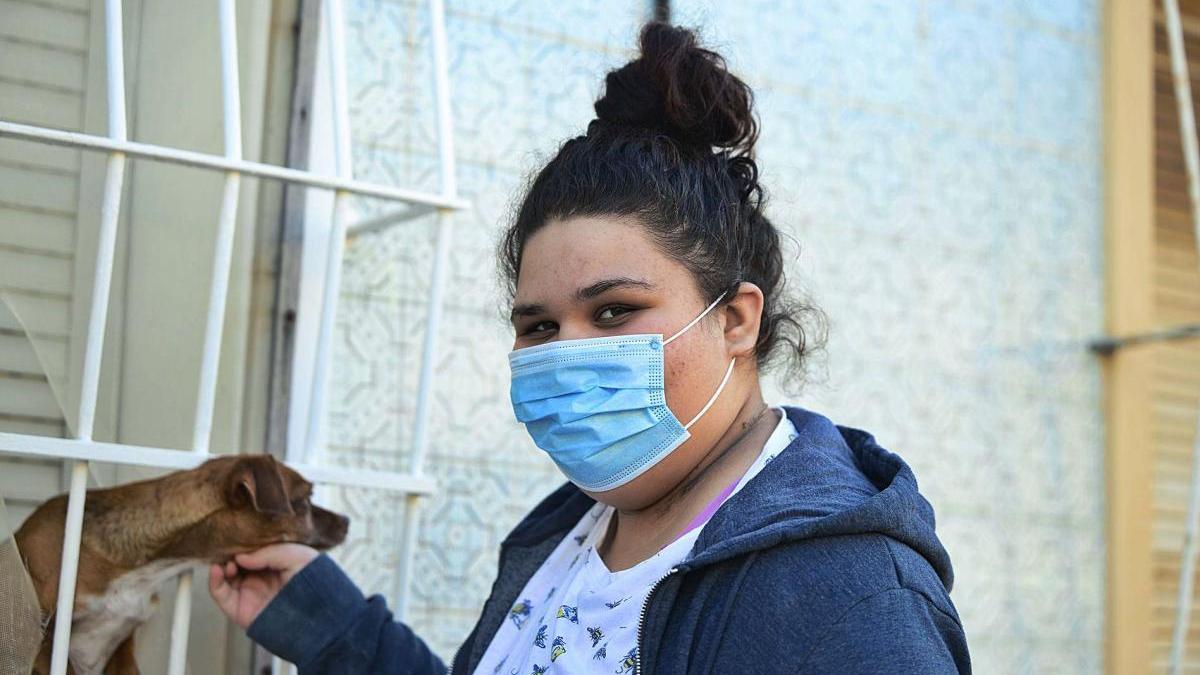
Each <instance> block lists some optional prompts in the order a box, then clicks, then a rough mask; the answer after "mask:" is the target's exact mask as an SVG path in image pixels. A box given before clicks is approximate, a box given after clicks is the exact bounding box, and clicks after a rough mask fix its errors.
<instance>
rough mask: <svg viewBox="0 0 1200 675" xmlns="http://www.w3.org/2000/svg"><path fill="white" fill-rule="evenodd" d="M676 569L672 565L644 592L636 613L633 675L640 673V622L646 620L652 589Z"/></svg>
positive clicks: (652, 593)
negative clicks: (640, 607) (644, 594)
mask: <svg viewBox="0 0 1200 675" xmlns="http://www.w3.org/2000/svg"><path fill="white" fill-rule="evenodd" d="M678 571H679V567H672V568H671V569H669V570H667V573H666V574H664V575H662V576H661V577H659V578H658V580H657V581H655V582H654V583H653V584H651V585H650V592H649V593H647V594H646V599H645V600H644V601H643V602H642V611H641V612H640V613H639V614H638V627H637V642H636V643H635V644H636V645H637V655H636V656H635V657H634V663H635V664H636V670H635V671H634V672H635V675H642V624H644V623H645V621H646V609H647V608H648V607H650V598H651V597H653V596H654V591H655V590H657V589H658V585H659V584H661V583H662V582H663V580H664V579H666V578H667V577H669V576H671V575H672V574H674V573H675V572H678Z"/></svg>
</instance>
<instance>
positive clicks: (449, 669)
mask: <svg viewBox="0 0 1200 675" xmlns="http://www.w3.org/2000/svg"><path fill="white" fill-rule="evenodd" d="M460 651H462V645H459V646H458V647H457V648H456V649H455V650H454V656H452V657H450V666H449V667H447V668H446V675H450V673H451V672H453V671H454V662H455V661H457V660H458V653H459V652H460Z"/></svg>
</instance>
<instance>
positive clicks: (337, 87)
mask: <svg viewBox="0 0 1200 675" xmlns="http://www.w3.org/2000/svg"><path fill="white" fill-rule="evenodd" d="M217 2H218V5H219V28H220V75H221V92H222V98H223V127H224V154H223V155H213V154H207V153H201V152H194V151H189V150H183V149H179V148H173V147H166V146H161V145H155V144H149V143H139V142H136V141H131V140H129V138H128V137H127V131H126V114H125V78H124V68H123V64H124V51H125V43H124V36H123V31H122V3H121V0H105V4H104V12H105V47H106V54H105V63H106V72H107V92H106V95H107V110H108V135H107V136H98V135H92V134H85V133H78V132H73V131H63V130H59V129H52V128H48V127H42V126H35V125H28V124H18V123H14V122H9V121H5V120H0V137H11V138H16V139H23V140H27V141H34V142H40V143H48V144H53V145H61V146H68V147H74V148H79V149H83V150H90V151H100V152H106V153H108V161H107V166H106V169H105V178H104V188H103V201H102V206H101V217H100V242H99V246H98V250H97V254H96V255H97V259H96V266H95V276H94V289H95V292H94V294H93V297H92V304H91V308H90V314H89V318H88V323H87V337H86V346H85V355H84V361H83V374H82V379H81V392H80V400H79V423H78V425H77V429H76V437H75V438H50V437H43V436H33V435H28V434H16V433H0V453H7V454H16V455H32V456H38V457H44V458H53V459H61V460H72V462H73V463H72V465H71V472H70V491H69V498H68V506H67V515H66V522H65V528H66V529H65V537H64V540H63V552H62V566H61V574H60V576H59V593H58V605H57V607H56V611H55V616H56V621H55V628H54V636H53V655H52V659H51V671H50V672H51V675H64V673H66V671H67V657H68V649H69V642H70V634H71V614H72V609H73V602H74V597H75V581H76V573H77V567H78V561H79V547H80V538H81V535H82V528H83V507H84V501H85V498H86V488H87V476H88V463H89V462H93V461H95V462H111V463H117V464H128V465H137V466H145V467H155V468H164V469H185V468H191V467H194V466H196V465H198V464H200V463H201V462H203V461H205V460H207V459H209V458H211V457H212V455H210V454H209V448H208V446H209V435H210V432H211V428H212V418H213V402H214V397H215V394H216V380H217V367H218V359H219V349H220V344H221V334H222V330H223V325H222V324H223V319H224V315H225V302H226V296H227V291H228V284H229V273H230V266H231V259H232V252H233V242H234V228H235V224H236V213H237V207H238V193H239V187H240V182H241V176H242V175H250V176H257V177H260V178H269V179H275V180H281V181H285V182H288V183H295V184H299V185H304V186H307V187H313V188H321V189H326V190H332V191H333V192H334V194H335V197H334V209H333V221H332V222H333V225H332V230H333V231H332V233H331V237H330V241H331V245H330V246H329V247H328V251H327V259H326V279H325V284H324V294H323V303H322V307H321V315H320V327H319V334H318V339H317V348H316V354H317V363H316V371H315V374H314V378H313V385H312V388H311V391H310V396H311V402H310V407H309V411H310V414H309V419H310V422H309V429H308V433H307V435H306V436H305V440H304V445H303V447H294V445H293V444H289V447H288V449H287V459H288V460H289V462H290V463H291V464H292V465H293V466H295V468H296V469H297V470H299V471H300V472H301V473H303V474H304V475H305V476H306V477H308V478H309V479H311V480H313V481H314V482H317V483H325V484H332V485H341V486H356V487H364V488H375V489H382V490H389V491H393V492H397V493H400V494H403V495H405V498H406V503H407V508H406V509H405V522H404V536H403V537H402V539H401V541H400V547H401V549H400V568H399V570H398V575H399V580H398V582H397V587H398V589H399V592H398V606H397V608H396V615H397V616H402V612H403V602H404V599H405V598H406V596H407V593H408V587H409V579H410V576H411V569H412V559H413V549H414V547H415V546H416V541H417V537H416V534H417V533H416V526H417V519H418V514H419V511H418V508H419V506H420V498H421V497H424V496H428V495H431V494H433V493H434V492H435V491H436V489H437V486H436V484H435V482H434V481H433V480H431V479H430V478H428V477H426V476H425V475H424V474H423V462H424V456H425V453H426V451H427V447H428V432H427V421H428V417H429V403H430V393H431V389H432V385H433V366H434V363H435V362H436V354H435V351H436V349H437V344H438V340H437V335H438V326H439V323H440V320H441V308H442V296H443V288H444V285H445V277H446V267H447V258H448V255H449V251H450V242H451V236H452V229H451V226H452V218H451V217H450V216H451V214H452V212H454V211H457V210H461V209H465V208H467V204H466V202H464V201H463V200H461V199H459V198H458V196H457V185H456V181H455V171H454V145H453V139H452V137H451V119H450V93H449V76H448V69H447V52H446V31H445V13H444V8H443V4H442V0H429V12H430V26H431V37H432V45H433V65H434V93H435V101H436V108H437V109H436V114H437V136H438V156H439V162H440V184H439V191H438V193H437V194H433V193H426V192H422V191H417V190H408V189H404V188H400V187H392V186H385V185H378V184H373V183H369V182H363V181H356V180H355V179H354V177H353V171H352V166H351V161H350V154H351V153H350V149H351V148H350V130H349V112H348V101H347V92H346V65H345V50H344V41H343V36H344V25H343V21H344V14H343V10H342V6H341V0H324V9H325V11H324V16H323V19H324V22H325V30H324V31H323V36H324V40H325V42H324V46H326V47H327V48H328V50H329V59H330V63H331V66H332V67H331V85H332V86H331V99H332V101H331V102H332V104H333V121H334V139H333V140H334V148H335V166H336V175H334V176H327V175H320V174H316V173H313V172H310V171H304V170H298V169H292V168H285V167H279V166H272V165H269V164H263V163H258V162H251V161H246V160H244V159H243V158H242V150H241V144H242V139H241V135H242V134H241V132H242V128H241V127H242V125H241V113H240V105H241V104H240V99H239V92H238V87H239V82H238V65H237V63H238V60H237V31H236V25H235V18H234V17H235V12H234V0H217ZM126 157H137V158H141V159H147V160H153V161H160V162H169V163H175V164H183V165H189V166H194V167H201V168H205V169H210V170H213V171H220V172H223V173H224V176H225V182H224V192H223V195H222V200H221V207H220V211H219V216H218V223H217V228H218V230H217V246H216V252H215V256H214V259H213V271H214V273H213V277H212V285H211V288H210V295H209V305H208V314H207V320H206V328H205V334H204V342H203V354H202V357H201V372H200V380H199V382H200V384H199V397H198V401H197V406H196V416H195V426H194V429H193V434H192V447H191V448H189V449H187V450H180V449H171V448H155V447H144V446H134V445H128V444H121V443H105V442H98V441H94V440H93V439H92V432H93V426H94V422H95V412H96V399H97V395H98V386H99V378H100V360H101V354H102V352H103V346H104V333H105V325H106V322H107V318H108V317H107V312H108V304H109V293H110V290H111V281H112V272H113V260H114V250H115V245H116V240H117V227H118V222H119V215H120V209H121V190H122V186H123V182H124V176H125V163H126V161H125V160H126ZM352 195H359V196H369V197H377V198H382V199H386V200H392V201H395V202H400V203H402V204H405V205H406V209H405V211H404V213H411V212H413V211H414V210H416V211H420V212H424V211H429V210H435V211H436V212H437V227H438V232H437V243H436V248H435V259H434V261H433V270H432V275H433V278H432V280H431V283H430V292H429V318H428V324H427V325H428V328H427V330H426V333H425V338H424V343H423V347H422V355H421V359H422V361H421V372H420V375H419V380H418V391H417V403H416V413H415V423H414V428H413V434H412V441H411V442H412V456H411V465H410V467H409V470H408V471H407V472H388V471H375V470H369V469H351V468H341V467H333V466H327V465H324V464H322V463H321V461H320V459H321V458H320V444H321V443H322V437H323V435H322V429H321V425H322V424H323V420H324V418H325V415H324V411H325V406H326V402H325V391H326V388H327V382H326V381H327V378H328V373H329V362H330V358H331V352H332V349H331V341H332V336H333V331H334V318H335V315H336V311H337V298H338V287H339V280H340V275H341V261H342V253H343V245H344V240H345V236H346V232H347V231H348V230H350V229H354V228H356V227H357V226H358V225H359V224H350V223H347V222H346V220H347V213H348V209H347V208H346V202H347V198H348V197H350V196H352ZM403 219H404V218H394V219H392V221H393V222H399V221H400V220H403ZM378 220H380V219H373V221H378ZM384 220H386V219H384ZM372 226H374V223H372ZM191 585H192V572H190V571H189V572H185V573H184V574H182V575H180V577H179V584H178V589H177V592H176V601H175V613H174V617H173V619H172V628H171V644H170V653H169V657H168V670H167V672H168V674H169V675H183V673H184V671H185V666H186V654H187V640H188V629H189V625H190V616H191ZM278 665H279V664H278V663H276V666H277V667H278Z"/></svg>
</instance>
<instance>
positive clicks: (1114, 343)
mask: <svg viewBox="0 0 1200 675" xmlns="http://www.w3.org/2000/svg"><path fill="white" fill-rule="evenodd" d="M1195 337H1200V323H1198V324H1189V325H1184V326H1175V327H1173V328H1164V329H1162V330H1157V331H1154V332H1152V333H1138V334H1137V335H1126V336H1123V337H1104V338H1100V339H1097V340H1093V341H1092V343H1091V344H1090V345H1088V346H1089V347H1090V348H1091V350H1092V351H1094V352H1098V353H1100V354H1104V355H1110V354H1112V353H1113V352H1115V351H1117V350H1118V349H1121V348H1123V347H1131V346H1133V345H1139V344H1143V343H1147V342H1170V341H1171V340H1186V339H1188V338H1195Z"/></svg>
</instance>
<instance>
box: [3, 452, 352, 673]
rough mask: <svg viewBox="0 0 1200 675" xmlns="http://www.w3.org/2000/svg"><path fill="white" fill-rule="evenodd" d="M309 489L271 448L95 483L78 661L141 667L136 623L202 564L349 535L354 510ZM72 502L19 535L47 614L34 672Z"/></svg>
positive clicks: (74, 660) (127, 669)
mask: <svg viewBox="0 0 1200 675" xmlns="http://www.w3.org/2000/svg"><path fill="white" fill-rule="evenodd" d="M311 495H312V483H310V482H308V481H307V480H305V479H304V477H303V476H301V475H300V474H298V473H296V472H295V471H293V470H292V469H290V468H288V467H287V466H285V465H283V464H282V463H280V462H277V461H275V459H274V458H273V457H271V456H270V455H239V456H230V457H219V458H216V459H211V460H209V461H207V462H205V463H204V464H201V465H200V466H198V467H196V468H194V469H190V470H187V471H176V472H174V473H171V474H167V475H165V476H163V477H161V478H156V479H153V480H145V481H139V482H136V483H129V484H126V485H121V486H118V487H113V488H108V489H103V490H88V493H87V500H86V502H85V507H84V516H83V539H82V541H81V544H80V551H79V575H78V581H77V582H76V589H75V612H74V618H73V620H72V624H71V648H70V665H71V670H72V671H73V672H74V673H76V675H92V674H93V673H94V674H99V673H105V674H106V675H131V674H136V673H138V672H139V671H138V667H137V662H136V661H135V660H134V652H133V635H134V629H136V628H137V627H138V626H139V625H140V624H142V623H143V622H144V621H146V619H147V618H149V616H150V614H151V613H152V612H153V610H154V606H155V605H156V601H157V598H156V596H155V591H156V590H157V589H158V587H159V586H161V585H162V584H163V583H164V582H166V581H168V580H169V579H171V578H172V577H174V576H176V575H178V574H179V573H180V572H182V571H185V570H187V569H188V568H190V567H192V566H194V565H198V564H207V563H220V562H225V561H228V560H229V559H230V558H232V557H233V555H234V554H236V553H242V552H246V551H252V550H255V549H257V548H261V547H262V546H265V545H267V544H273V543H279V542H285V541H288V542H299V543H303V544H308V545H310V546H312V547H314V548H317V549H321V550H324V549H328V548H331V547H333V546H336V545H338V544H340V543H342V541H343V540H344V539H345V538H346V530H347V528H348V526H349V522H350V521H349V519H348V518H346V517H345V516H343V515H340V514H337V513H334V512H332V511H328V510H326V509H322V508H321V507H319V506H315V505H313V504H312V503H311V501H310V497H311ZM66 510H67V497H66V495H59V496H57V497H54V498H52V499H50V500H48V501H47V502H45V503H44V504H42V505H41V506H39V507H38V508H37V510H36V511H34V512H33V513H32V514H31V515H30V516H29V518H28V519H26V521H25V522H24V524H22V525H21V527H20V529H18V530H17V532H16V535H15V536H16V541H17V546H18V547H19V548H20V551H21V555H22V557H23V558H24V559H25V564H26V567H27V569H28V570H29V575H30V576H31V577H32V578H33V584H34V587H35V588H36V589H37V594H38V601H39V602H40V603H41V606H42V611H43V612H44V613H45V616H46V619H47V623H48V624H49V627H48V628H47V631H46V638H45V640H44V641H43V643H42V648H41V652H40V653H39V654H38V658H37V661H36V662H35V664H34V668H33V673H35V674H36V675H43V674H44V673H48V672H49V670H50V642H51V637H52V636H53V634H54V630H53V619H54V617H53V612H54V609H55V606H56V605H55V603H56V602H57V598H58V575H59V562H60V560H61V558H62V542H63V524H64V517H65V515H66Z"/></svg>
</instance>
